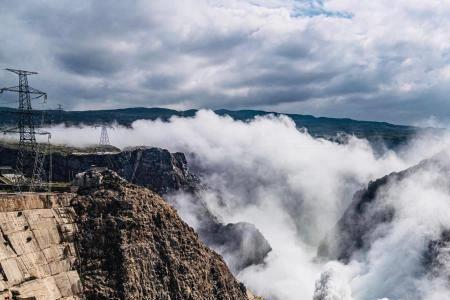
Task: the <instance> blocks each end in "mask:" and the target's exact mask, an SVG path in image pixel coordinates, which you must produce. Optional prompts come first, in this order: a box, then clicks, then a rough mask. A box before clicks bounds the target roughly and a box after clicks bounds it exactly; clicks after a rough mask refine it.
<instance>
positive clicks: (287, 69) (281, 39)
mask: <svg viewBox="0 0 450 300" xmlns="http://www.w3.org/2000/svg"><path fill="white" fill-rule="evenodd" d="M216 2H217V3H218V4H217V3H216V5H215V6H212V4H211V3H212V2H209V1H187V2H183V3H179V2H175V1H162V0H156V1H138V0H136V1H132V2H123V1H107V2H106V1H90V0H85V1H80V2H78V1H77V2H73V1H55V0H53V1H46V2H31V1H24V2H19V3H15V4H14V6H13V5H10V6H9V7H7V9H3V10H0V20H1V21H0V22H1V24H0V25H2V26H1V27H0V39H1V40H2V47H1V48H2V49H1V50H0V65H1V67H20V68H25V69H26V68H30V69H32V70H36V71H39V72H40V74H39V75H38V76H37V77H36V78H33V82H35V83H36V84H37V85H39V86H36V84H34V85H35V86H36V88H40V89H46V91H48V92H49V95H50V99H49V100H50V102H51V101H55V102H57V103H61V102H62V103H63V104H64V105H65V107H66V108H68V109H71V108H76V107H83V105H88V106H89V107H91V108H95V107H96V103H98V107H102V108H103V107H105V105H110V106H111V107H113V106H121V107H124V106H177V105H178V106H180V105H181V106H183V105H186V103H188V105H190V106H192V108H200V107H206V108H230V109H238V108H257V109H259V108H264V109H269V110H275V109H283V110H287V111H290V112H295V111H296V110H297V111H299V112H302V113H315V114H319V115H324V114H325V115H336V116H342V115H344V116H351V117H354V118H371V117H372V116H377V118H379V119H382V120H389V121H394V122H401V123H404V122H414V121H416V120H418V119H423V118H426V117H428V115H431V114H433V115H443V114H442V113H441V112H440V110H441V109H442V107H443V106H444V104H445V103H446V100H445V99H446V95H445V93H443V92H441V91H440V90H441V89H440V88H439V87H440V86H445V84H446V82H445V80H446V78H445V76H444V75H445V74H444V75H442V76H444V77H439V76H441V73H440V72H441V71H440V70H441V69H442V67H443V66H444V65H445V64H446V63H447V62H448V53H449V50H448V49H447V48H446V47H444V46H442V47H438V44H436V43H438V42H439V39H438V37H439V36H438V35H437V33H435V32H432V31H430V32H429V34H428V35H425V36H423V37H422V38H421V39H420V38H417V36H415V35H414V31H406V32H405V33H404V36H402V35H401V34H400V33H399V34H398V35H394V34H392V35H391V33H394V32H396V31H401V30H402V29H403V28H402V27H396V26H395V23H394V21H395V20H393V19H386V20H385V23H386V22H391V21H392V22H393V23H392V24H391V25H389V26H391V27H390V28H389V27H387V28H382V29H380V30H379V31H377V30H378V27H369V28H366V27H367V26H369V25H367V24H369V22H371V21H373V22H374V24H376V20H377V19H376V17H374V20H370V19H369V20H365V21H364V22H362V21H361V20H360V19H359V14H360V13H361V14H363V13H365V11H364V7H363V6H364V5H363V4H359V3H356V4H358V5H356V4H355V5H354V7H348V13H350V14H354V16H352V18H350V19H345V17H346V16H345V14H339V12H345V13H347V9H345V10H342V9H338V10H334V9H329V8H328V6H327V5H328V4H327V2H326V1H287V0H286V1H284V0H283V1H282V0H279V1H278V0H274V1H270V2H265V1H260V0H258V1H256V0H255V1H236V2H234V1H233V2H221V1H216ZM214 3H215V2H214ZM219 4H220V5H219ZM382 5H383V4H377V6H376V7H378V9H381V11H377V12H376V11H374V14H375V13H379V14H380V15H381V16H382V15H383V14H381V12H382V9H385V10H386V11H389V10H390V7H388V6H389V5H386V7H384V8H383V6H382ZM399 5H400V4H399ZM412 5H413V4H411V6H412ZM401 9H403V10H401ZM353 10H355V11H353ZM397 10H399V11H402V12H403V14H404V16H402V18H403V19H402V21H403V22H411V23H414V22H416V23H414V24H416V25H417V26H418V25H419V24H425V23H424V22H425V21H426V20H428V18H427V16H426V15H423V14H418V12H417V9H415V8H411V9H410V11H411V16H410V17H409V15H408V13H409V10H408V9H405V7H401V6H400V8H397ZM285 12H289V14H288V15H286V14H285ZM300 12H301V13H300ZM436 14H438V15H437V19H438V20H440V21H438V20H433V22H431V23H430V22H429V23H426V24H427V26H431V27H432V28H433V26H437V27H436V28H435V30H440V28H441V27H442V28H445V26H447V25H448V26H449V27H450V24H441V23H442V22H444V20H445V18H444V16H441V15H439V12H436ZM369 17H370V16H369ZM366 18H367V17H366ZM383 25H384V24H378V25H377V26H383ZM408 25H410V24H408ZM408 25H405V26H404V27H406V26H408ZM365 26H366V27H365ZM370 26H373V25H370ZM439 26H441V27H439ZM355 28H356V29H355ZM414 28H416V27H414ZM416 29H417V30H420V27H417V28H416ZM434 34H436V38H434ZM424 39H429V41H430V43H427V42H426V41H425V40H424ZM23 41H25V43H24V42H23ZM433 43H434V44H433ZM13 80H15V78H12V77H11V76H9V75H8V74H0V81H1V82H0V83H2V85H3V83H4V85H9V83H10V82H12V81H13ZM408 86H411V87H412V88H411V89H408ZM53 99H54V100H53ZM387 99H389V100H387ZM405 99H406V100H405ZM405 101H407V103H409V104H408V107H405V106H404V103H405ZM336 103H339V106H336ZM427 103H432V104H431V105H426V104H427ZM386 107H389V109H386ZM423 107H426V109H423ZM185 108H190V107H185ZM368 109H370V110H372V112H371V113H370V114H368V113H366V111H367V110H368ZM443 118H447V117H446V116H443Z"/></svg>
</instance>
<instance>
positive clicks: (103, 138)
mask: <svg viewBox="0 0 450 300" xmlns="http://www.w3.org/2000/svg"><path fill="white" fill-rule="evenodd" d="M99 145H100V146H109V145H110V143H109V136H108V128H107V127H106V125H102V133H101V134H100V143H99Z"/></svg>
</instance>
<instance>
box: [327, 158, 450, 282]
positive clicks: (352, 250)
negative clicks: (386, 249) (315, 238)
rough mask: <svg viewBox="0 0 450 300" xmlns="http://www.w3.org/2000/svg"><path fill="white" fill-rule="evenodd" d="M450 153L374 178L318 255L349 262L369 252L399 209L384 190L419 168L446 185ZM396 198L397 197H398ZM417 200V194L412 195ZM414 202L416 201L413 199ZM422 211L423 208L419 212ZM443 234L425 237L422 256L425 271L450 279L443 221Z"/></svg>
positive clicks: (448, 238) (449, 244)
mask: <svg viewBox="0 0 450 300" xmlns="http://www.w3.org/2000/svg"><path fill="white" fill-rule="evenodd" d="M449 161H450V159H449V156H448V155H447V154H446V153H440V154H438V155H436V156H435V157H433V158H431V159H427V160H424V161H422V162H420V163H419V164H417V165H416V166H413V167H411V168H409V169H406V170H404V171H401V172H395V173H392V174H389V175H387V176H384V177H382V178H380V179H377V180H375V181H373V182H370V183H369V184H368V186H367V188H366V189H363V190H361V191H359V192H357V193H356V194H355V195H354V197H353V201H352V203H351V205H350V206H349V207H348V209H347V210H346V211H345V213H344V214H343V216H342V218H341V219H340V220H339V222H338V223H337V224H336V226H335V228H334V230H333V232H330V234H329V235H328V236H327V237H326V238H325V239H324V240H323V241H322V243H321V245H320V247H319V251H318V256H319V257H327V258H331V259H338V260H340V261H343V262H348V261H349V260H350V259H351V258H352V256H354V255H355V254H358V252H361V253H367V251H368V250H369V249H370V248H371V247H372V245H373V244H374V243H375V242H376V241H377V238H381V237H383V234H382V233H381V232H383V231H380V228H382V227H383V226H384V227H383V228H389V227H388V226H387V225H389V224H392V223H393V221H395V219H396V216H397V215H398V211H397V210H396V208H395V205H394V204H395V203H390V202H385V201H384V200H383V193H384V192H385V190H386V189H387V188H389V186H394V185H401V184H402V183H403V182H404V181H406V180H408V179H410V178H411V177H412V176H415V175H417V174H418V173H419V172H428V173H426V174H435V175H438V176H436V180H437V181H435V182H434V184H438V185H440V186H441V187H442V188H443V189H448V188H450V186H449V187H446V186H445V185H447V184H448V183H446V181H445V180H441V177H448V175H450V164H449ZM393 201H396V199H395V197H394V199H393ZM410 201H411V202H413V201H415V199H414V197H412V198H411V199H410ZM429 201H430V202H433V201H434V199H433V195H430V199H429ZM411 205H413V203H411ZM418 213H419V212H418ZM440 230H441V234H440V237H438V238H436V239H430V238H425V239H424V241H423V243H424V244H425V245H427V246H426V247H425V250H424V251H423V257H422V260H421V263H422V266H423V271H424V272H425V273H427V274H428V275H430V276H434V275H436V276H437V274H440V275H442V274H443V273H444V274H446V275H445V276H446V277H447V278H448V279H449V282H450V269H449V267H448V262H449V261H450V250H449V249H450V228H445V226H444V225H442V228H441V229H440Z"/></svg>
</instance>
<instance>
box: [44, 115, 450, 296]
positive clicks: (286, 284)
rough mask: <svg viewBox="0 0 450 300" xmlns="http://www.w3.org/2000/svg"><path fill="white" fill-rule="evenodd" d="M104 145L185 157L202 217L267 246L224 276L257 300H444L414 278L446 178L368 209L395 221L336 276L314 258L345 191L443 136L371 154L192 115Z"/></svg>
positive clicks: (442, 218) (440, 142)
mask: <svg viewBox="0 0 450 300" xmlns="http://www.w3.org/2000/svg"><path fill="white" fill-rule="evenodd" d="M49 130H50V131H52V133H53V134H52V136H53V141H54V142H63V143H66V142H68V143H75V144H76V145H81V144H85V145H88V144H95V143H97V142H98V137H99V135H100V129H95V128H89V127H80V128H65V127H54V128H50V129H49ZM74 136H76V137H77V139H76V140H75V139H73V138H72V137H74ZM110 139H111V141H112V143H113V144H114V145H116V146H119V147H126V146H134V145H142V144H144V145H151V146H158V147H163V148H167V149H169V150H170V151H182V152H184V153H186V154H187V155H188V161H189V164H190V166H191V168H193V169H194V171H195V172H196V173H198V174H199V175H200V176H201V178H202V181H203V182H204V183H205V184H207V185H208V186H209V187H210V190H209V191H208V192H207V193H204V196H203V198H202V201H204V202H205V203H206V204H207V206H208V207H209V208H210V209H211V210H212V211H213V212H214V214H216V215H218V216H219V217H220V218H221V219H222V220H223V221H224V222H241V221H245V222H249V223H253V224H255V225H256V227H257V228H258V229H259V230H260V231H261V232H262V233H263V235H264V236H265V237H266V238H267V240H268V241H269V243H270V244H271V246H272V248H273V250H272V252H270V254H269V256H268V257H267V259H266V261H265V264H264V265H259V266H251V267H249V268H246V269H244V270H243V271H241V272H240V273H239V274H236V275H237V276H238V278H239V279H240V280H242V281H243V282H244V283H246V285H248V286H249V287H250V288H251V289H252V290H254V291H255V292H256V293H257V294H260V295H262V296H265V297H266V298H267V299H271V300H281V299H283V300H294V299H312V297H313V295H314V297H316V298H315V299H321V300H322V299H326V300H329V299H333V300H335V299H339V300H342V299H345V300H375V299H382V298H386V297H388V298H389V299H403V298H401V296H405V297H406V296H411V295H423V294H424V293H425V292H431V291H432V292H433V293H434V296H433V297H435V298H428V299H427V300H429V299H439V298H438V296H439V295H442V292H439V291H446V288H445V286H443V285H439V284H438V283H439V282H438V281H428V280H426V279H424V278H421V277H418V276H417V274H418V270H419V269H420V262H419V259H420V255H419V254H420V253H421V252H420V251H421V250H423V247H424V246H425V242H424V241H425V240H426V239H429V238H431V237H436V236H437V235H438V233H439V230H438V229H439V228H440V227H439V226H442V225H445V224H448V220H447V219H448V218H447V217H448V215H449V213H450V211H449V209H450V204H449V203H450V199H449V197H450V193H449V192H448V190H447V189H448V186H449V184H447V183H446V182H447V181H446V180H447V179H446V178H449V176H448V174H447V175H446V174H442V173H439V170H433V169H430V170H425V171H423V172H420V173H418V174H417V175H415V176H414V177H412V178H411V179H410V180H409V181H405V182H403V183H401V184H393V185H392V186H389V188H387V189H386V191H385V193H383V194H382V195H381V196H380V197H381V198H380V199H381V200H380V205H395V207H396V208H397V209H398V211H399V213H398V214H397V215H396V216H397V219H396V220H395V222H394V223H393V224H391V225H390V227H389V228H387V229H386V232H387V233H388V234H386V235H384V236H383V238H382V239H375V238H374V244H373V247H372V248H371V251H370V252H369V253H367V255H366V256H363V258H358V259H357V258H354V259H353V260H352V261H351V263H350V264H349V265H347V266H343V265H341V264H340V263H338V262H331V263H327V262H319V261H317V260H316V259H315V256H316V252H317V246H318V244H319V242H320V241H321V240H322V238H323V237H324V235H325V234H326V233H327V232H329V231H330V229H331V228H332V227H333V226H334V225H335V223H336V222H337V220H338V219H339V218H340V216H341V215H342V213H343V211H344V210H345V209H346V208H347V206H348V205H349V203H350V201H351V199H352V196H353V193H354V192H355V191H357V190H359V189H361V188H363V187H365V186H366V184H367V183H368V182H369V181H370V180H373V179H376V178H379V177H381V176H384V175H386V174H388V173H390V172H393V171H400V170H403V169H405V168H408V167H410V166H412V165H415V164H417V163H418V162H419V161H420V160H422V159H424V158H428V157H431V156H432V155H434V154H436V153H438V152H440V151H442V150H443V149H446V148H447V146H448V141H449V140H450V139H449V138H448V137H445V136H444V137H441V138H440V139H437V138H436V139H434V140H433V139H431V138H424V137H422V138H421V139H419V140H417V141H413V142H412V143H411V144H410V145H409V146H408V147H405V148H404V149H402V150H401V151H399V152H397V153H394V152H392V151H386V152H385V153H382V154H380V153H375V151H374V150H373V149H372V148H371V146H370V144H369V143H368V142H367V141H365V140H361V139H357V138H354V137H349V139H348V142H346V143H345V144H337V143H334V142H331V141H327V140H323V139H315V138H313V137H311V136H310V135H309V134H308V133H307V132H305V131H299V130H298V129H297V128H296V127H295V124H294V123H293V122H292V120H290V119H289V118H287V117H283V116H280V117H272V116H266V117H261V118H257V119H255V120H253V121H251V122H240V121H234V120H232V119H231V118H229V117H220V116H218V115H216V114H214V113H213V112H211V111H204V110H202V111H200V112H198V113H197V115H196V116H195V117H193V118H177V117H175V118H172V119H171V120H170V122H161V121H137V122H135V123H133V125H132V128H122V127H117V128H115V130H113V131H110ZM444 175H445V176H444ZM177 197H178V198H177V199H176V200H177V203H178V209H179V210H180V214H181V215H182V216H183V218H184V219H185V220H186V221H187V222H189V223H190V224H191V225H192V226H194V227H195V226H196V225H197V224H198V220H197V219H196V215H195V213H193V211H192V209H193V208H192V207H191V206H190V205H188V204H187V203H186V202H188V201H189V196H187V195H177ZM431 199H432V200H431ZM194 209H195V207H194ZM436 213H437V214H438V215H437V216H436V215H435V214H436ZM448 225H450V224H448ZM388 229H389V230H388ZM228 259H232V258H228ZM321 274H322V275H321ZM386 278H390V280H389V281H386ZM431 285H433V286H435V287H437V286H439V287H441V289H440V290H438V289H437V288H436V289H432V288H430V286H431ZM327 295H328V296H327ZM399 297H400V298H399ZM430 297H431V296H430ZM404 299H410V298H404ZM412 299H415V298H412ZM424 299H426V298H424Z"/></svg>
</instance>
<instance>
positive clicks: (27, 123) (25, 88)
mask: <svg viewBox="0 0 450 300" xmlns="http://www.w3.org/2000/svg"><path fill="white" fill-rule="evenodd" d="M6 70H7V71H10V72H12V73H15V74H17V75H18V76H19V85H17V86H13V87H8V88H2V89H0V93H3V92H14V93H18V94H19V107H18V111H17V116H18V120H17V127H16V128H12V129H7V130H5V132H6V133H17V134H19V136H20V139H19V148H18V152H17V161H16V170H17V172H18V173H19V174H21V175H23V174H24V167H31V166H33V175H32V178H31V184H30V189H33V186H34V184H35V182H36V181H37V180H39V177H40V174H38V173H39V172H36V171H38V170H37V169H39V167H38V166H39V165H41V164H42V163H41V162H40V161H39V157H40V155H39V153H38V147H37V143H36V128H35V125H34V117H33V109H32V106H31V100H33V99H37V98H41V97H44V100H46V99H47V93H44V92H41V91H39V90H37V89H35V88H32V87H30V86H29V85H28V75H34V74H37V72H30V71H24V70H15V69H6ZM38 134H47V133H38ZM33 153H35V154H36V157H35V158H34V160H33V158H32V157H31V160H30V161H29V162H28V157H29V156H30V154H31V155H32V154H33ZM28 164H29V165H28ZM20 184H21V183H19V186H20Z"/></svg>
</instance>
